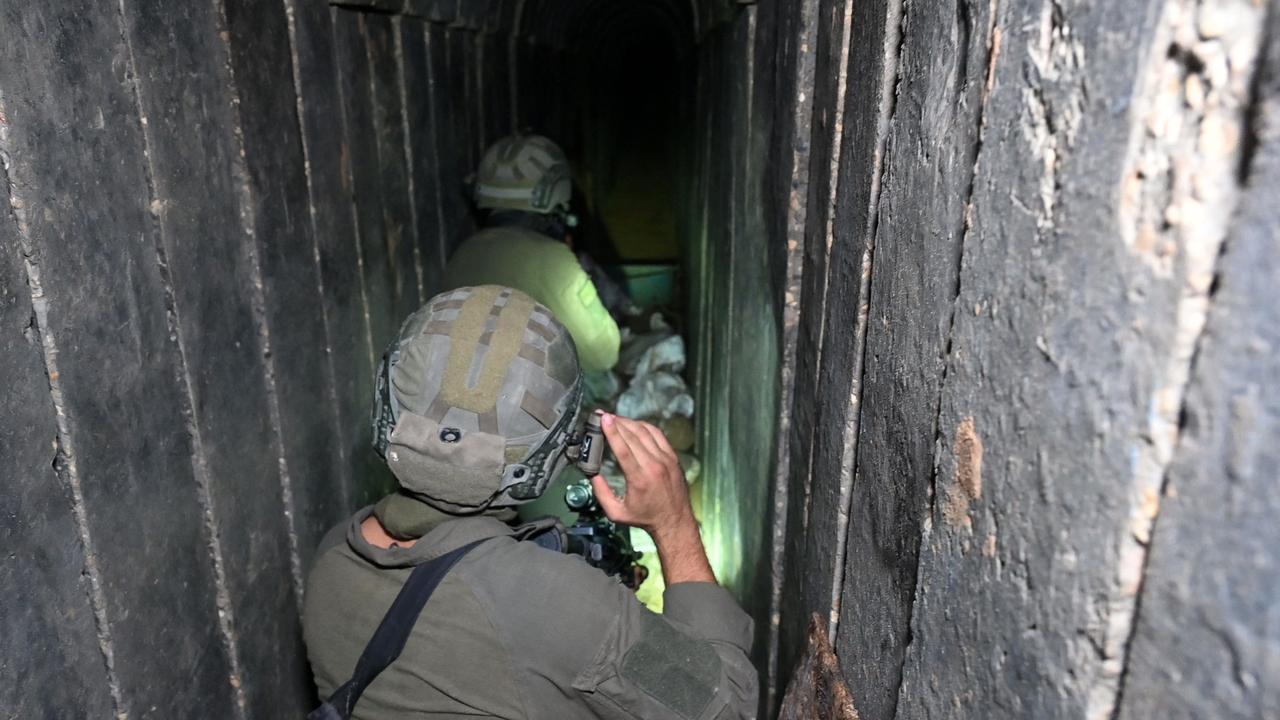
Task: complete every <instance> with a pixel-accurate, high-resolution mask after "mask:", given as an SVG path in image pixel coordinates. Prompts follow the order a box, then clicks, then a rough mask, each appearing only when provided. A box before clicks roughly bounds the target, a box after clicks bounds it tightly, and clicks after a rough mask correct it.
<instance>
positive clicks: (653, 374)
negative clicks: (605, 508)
mask: <svg viewBox="0 0 1280 720" xmlns="http://www.w3.org/2000/svg"><path fill="white" fill-rule="evenodd" d="M685 364H686V355H685V346H684V338H682V337H680V336H679V335H677V334H676V333H675V332H674V331H673V330H672V329H671V326H670V325H668V324H667V322H666V321H665V320H664V319H663V317H662V315H661V314H660V313H653V314H652V315H651V316H650V318H649V329H648V331H647V332H644V333H634V332H632V331H631V329H630V328H624V329H623V331H622V348H621V350H620V351H619V353H618V364H617V365H616V366H615V368H614V370H612V371H609V372H607V373H598V374H594V375H592V376H588V377H587V378H586V380H587V388H588V391H589V392H590V395H591V400H592V402H593V404H595V405H596V406H597V407H601V408H605V409H607V410H610V411H612V412H614V413H616V414H618V415H621V416H623V417H628V418H634V419H637V420H644V421H646V422H650V423H653V424H654V425H657V426H658V427H660V428H662V431H663V432H664V433H665V434H666V436H667V440H669V441H670V442H671V446H672V447H673V448H675V450H676V452H677V454H678V455H679V456H680V463H681V465H682V466H683V468H684V470H685V477H686V479H687V480H688V481H689V482H690V483H693V482H695V481H696V480H697V478H698V474H699V472H700V470H701V465H700V463H699V462H698V459H697V458H696V457H694V455H693V454H692V453H691V450H692V449H693V443H694V432H693V412H694V407H693V395H692V394H690V392H689V388H688V386H687V385H685V382H684V378H683V377H682V376H681V373H682V372H684V369H685ZM604 473H605V475H606V477H608V478H609V480H610V484H614V483H613V477H611V475H613V474H616V473H617V469H616V468H613V467H606V468H605V471H604ZM620 479H621V478H619V480H620Z"/></svg>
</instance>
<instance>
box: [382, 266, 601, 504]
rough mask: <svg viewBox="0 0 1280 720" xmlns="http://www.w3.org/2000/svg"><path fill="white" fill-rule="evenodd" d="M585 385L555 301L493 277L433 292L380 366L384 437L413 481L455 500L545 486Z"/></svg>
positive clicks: (404, 476) (428, 493)
mask: <svg viewBox="0 0 1280 720" xmlns="http://www.w3.org/2000/svg"><path fill="white" fill-rule="evenodd" d="M581 395H582V384H581V381H580V375H579V370H578V358H577V352H576V350H575V349H574V346H573V340H572V339H571V338H570V337H569V333H568V332H567V331H566V330H565V329H564V326H562V325H561V324H560V322H559V321H558V320H556V318H555V317H554V316H553V315H552V314H551V311H550V310H548V309H547V308H545V307H543V306H542V305H539V304H538V303H536V302H534V301H533V299H531V298H530V297H529V296H528V295H525V294H524V293H522V292H520V291H518V290H513V289H511V288H503V287H498V286H494V285H484V286H480V287H464V288H458V289H457V290H451V291H449V292H445V293H441V294H440V295H437V296H435V297H433V298H431V300H429V301H428V302H427V303H426V304H425V305H424V306H423V307H422V308H421V309H419V310H418V311H417V312H415V313H414V314H413V315H411V316H410V317H409V319H408V320H406V321H405V322H404V325H403V326H401V328H400V334H399V336H398V337H397V338H396V339H395V340H394V341H393V342H392V343H391V345H390V346H389V347H388V348H387V352H386V354H385V355H384V356H383V361H382V364H381V366H380V369H379V373H378V379H377V389H376V391H375V404H374V414H373V433H374V447H375V448H376V449H377V451H378V452H379V454H381V455H382V456H383V457H384V458H386V460H387V464H388V465H389V466H390V468H391V470H392V472H393V473H394V474H395V476H396V478H397V479H398V480H399V482H400V486H401V488H403V489H404V490H405V491H407V492H408V493H410V494H412V495H415V496H418V497H420V498H422V499H423V500H426V501H427V502H429V503H431V504H432V505H435V506H437V507H439V508H441V509H443V510H447V511H450V512H476V511H480V510H483V509H485V508H488V507H499V506H509V505H517V504H520V503H523V502H528V501H529V500H532V499H534V498H536V497H537V496H539V495H541V494H542V492H543V491H544V490H545V489H546V486H547V484H548V483H549V482H550V481H551V479H552V477H553V476H554V475H555V473H556V472H557V471H558V470H559V468H560V467H561V466H562V464H563V463H564V462H565V456H564V452H563V450H564V448H565V446H566V445H567V444H568V442H569V439H570V437H571V434H572V432H573V430H574V426H575V423H576V420H577V415H578V411H579V406H580V401H581Z"/></svg>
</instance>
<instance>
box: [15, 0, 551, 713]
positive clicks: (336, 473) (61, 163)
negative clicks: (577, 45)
mask: <svg viewBox="0 0 1280 720" xmlns="http://www.w3.org/2000/svg"><path fill="white" fill-rule="evenodd" d="M375 5H376V4H375ZM401 5H402V4H400V3H397V4H396V7H395V8H389V7H376V6H371V7H364V8H361V7H352V6H344V7H342V8H336V7H330V6H329V5H328V4H326V3H323V2H315V1H313V0H287V1H286V2H272V3H255V2H241V1H240V0H226V2H214V3H203V4H202V3H197V4H194V5H184V7H183V9H182V11H181V12H176V11H175V8H173V7H171V6H170V5H169V4H166V3H163V2H154V1H152V0H125V2H123V3H120V4H119V5H118V6H117V5H116V4H102V3H89V2H59V3H34V4H31V3H27V4H22V3H19V4H9V5H7V6H6V7H5V8H4V9H3V10H0V37H3V38H4V42H3V43H0V159H2V160H3V169H4V181H5V182H4V188H5V201H6V203H5V212H4V214H3V218H2V219H0V238H2V239H3V242H2V244H0V246H2V247H3V250H4V252H3V255H2V257H0V282H2V284H0V288H2V292H0V316H2V317H3V327H2V329H0V336H2V337H3V342H2V344H0V367H2V368H3V372H4V374H5V376H6V378H7V380H8V382H7V388H8V389H7V390H6V392H5V393H4V394H3V396H2V399H0V409H2V411H3V412H2V414H0V439H2V443H3V444H2V445H0V475H2V476H3V477H4V479H5V483H6V484H5V487H6V493H5V495H6V500H5V502H4V512H3V513H0V547H3V548H4V555H5V557H6V558H7V559H6V560H5V561H4V562H3V563H0V657H2V658H3V661H0V697H2V698H3V701H4V704H5V706H6V708H7V711H8V712H10V713H11V714H15V715H21V716H31V717H104V716H107V715H116V716H119V717H125V716H126V715H127V716H129V717H153V716H164V717H173V716H186V715H199V716H202V717H288V716H294V717H300V716H301V715H303V714H305V711H306V710H307V709H309V706H310V705H311V704H312V703H313V702H314V698H313V693H314V690H313V688H312V685H311V680H310V675H309V672H308V669H307V667H306V661H305V655H304V653H303V650H302V646H301V638H300V627H299V622H298V609H299V607H300V604H301V598H302V592H303V586H302V582H303V576H304V573H305V571H306V569H307V568H308V567H309V562H310V558H311V556H312V553H313V551H314V548H315V546H316V545H317V543H318V542H319V539H320V537H321V535H322V534H323V533H324V531H325V530H327V529H328V528H329V527H331V526H332V525H333V524H335V523H336V522H338V521H339V520H340V519H341V518H342V517H345V516H346V515H347V514H348V513H350V512H351V511H352V510H353V509H354V508H355V507H357V506H359V505H360V504H362V503H364V502H367V501H368V500H369V499H370V498H372V497H376V496H377V495H378V494H380V493H381V492H382V491H383V490H384V489H385V488H386V487H387V486H388V480H387V475H386V473H385V470H384V469H383V468H382V467H381V466H380V464H378V463H375V462H373V458H372V457H371V451H370V450H369V447H368V438H367V433H368V430H367V427H368V425H367V422H368V421H367V417H368V402H369V398H370V397H371V391H372V376H373V366H374V363H375V361H376V359H377V358H378V356H379V355H380V353H381V348H382V347H383V346H384V345H385V343H386V342H387V341H388V340H389V338H390V336H391V333H392V332H393V330H394V328H395V326H396V325H397V324H398V322H399V319H400V318H402V317H403V316H405V315H407V314H408V313H409V312H411V311H412V310H413V309H415V308H416V307H417V305H418V303H419V302H420V300H421V299H423V298H424V297H426V296H428V295H429V294H430V293H432V292H433V291H434V289H435V288H436V287H437V285H438V283H439V272H440V269H441V267H442V264H443V260H444V258H445V257H446V255H447V253H448V252H449V251H450V250H451V249H452V247H453V246H454V245H455V244H456V243H457V242H458V241H460V240H461V239H462V238H463V237H464V236H465V235H466V233H467V232H469V231H470V229H471V217H470V211H469V206H468V204H467V202H466V198H465V196H464V183H463V179H464V176H465V174H467V173H469V172H470V169H471V168H472V167H474V164H475V161H476V159H477V157H478V154H479V153H480V151H481V149H482V148H483V146H484V145H485V144H486V143H488V142H490V141H491V140H493V139H495V138H496V137H498V136H499V135H501V134H505V133H506V132H509V131H510V129H511V128H512V127H514V126H515V123H517V122H530V123H536V124H541V125H547V126H554V125H555V124H556V123H564V122H567V119H566V118H565V117H563V116H562V108H559V107H558V106H557V105H556V104H555V103H554V102H552V100H553V99H554V98H555V90H554V84H553V79H550V78H549V79H545V80H543V81H542V83H543V86H541V87H540V86H537V85H533V84H532V83H531V84H530V85H529V86H527V87H526V89H525V90H523V92H526V93H527V94H526V95H525V96H521V95H520V94H519V93H518V92H516V87H515V85H514V83H509V82H506V78H507V76H508V74H509V73H508V71H509V65H510V62H511V59H512V53H514V54H516V55H517V56H519V57H521V58H523V59H524V61H526V62H537V63H540V66H541V67H548V66H551V67H554V64H555V63H557V62H559V61H558V60H557V57H558V56H559V54H560V52H561V51H560V50H559V49H557V48H555V47H554V46H553V45H552V44H550V43H542V44H539V43H535V42H532V41H529V42H520V43H516V42H513V41H512V40H511V38H510V35H509V34H506V33H505V31H504V25H503V23H504V22H506V23H508V25H507V27H509V23H510V22H511V21H512V16H511V13H509V12H499V11H500V10H502V8H500V7H499V5H498V4H496V3H495V4H493V6H492V7H489V6H487V5H486V6H485V7H483V8H481V7H479V6H480V5H481V4H472V3H462V4H458V3H428V2H420V3H410V4H409V5H410V6H409V7H402V6H401ZM507 9H508V10H509V9H510V8H509V7H508V8H507ZM388 10H394V11H395V12H389V11H388ZM553 77H554V74H552V78H553ZM516 107H518V108H519V111H518V112H517V111H515V108H516Z"/></svg>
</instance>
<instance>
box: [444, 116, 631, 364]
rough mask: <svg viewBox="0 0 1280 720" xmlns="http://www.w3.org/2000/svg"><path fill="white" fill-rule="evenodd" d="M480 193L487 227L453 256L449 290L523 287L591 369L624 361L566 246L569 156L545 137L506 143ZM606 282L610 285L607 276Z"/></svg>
mask: <svg viewBox="0 0 1280 720" xmlns="http://www.w3.org/2000/svg"><path fill="white" fill-rule="evenodd" d="M474 190H475V204H476V208H477V209H478V210H479V211H480V212H481V213H482V215H483V217H482V218H481V221H482V224H483V225H484V229H482V230H481V231H480V232H478V233H476V234H475V235H473V236H471V237H470V238H468V239H467V240H466V241H465V242H463V243H462V245H460V246H459V247H458V249H457V250H456V251H454V253H453V256H452V257H450V258H449V264H448V266H447V267H446V268H445V272H444V282H445V287H446V288H456V287H465V286H474V285H504V286H507V287H512V288H516V289H517V290H521V291H523V292H525V293H527V294H528V295H529V296H530V297H532V298H533V299H534V300H536V301H538V302H540V303H542V304H543V305H546V306H547V307H548V308H550V309H551V312H552V313H554V314H555V316H556V318H558V319H559V320H560V322H561V323H563V324H564V326H565V327H566V328H568V330H569V334H570V335H571V336H572V337H573V341H574V343H576V344H577V346H578V361H579V363H581V365H582V369H583V370H584V371H586V372H598V371H602V370H608V369H609V368H611V367H613V365H614V363H616V362H617V361H618V345H619V342H620V334H619V331H618V325H617V323H616V322H615V321H614V319H613V316H612V315H610V314H609V310H608V309H607V308H606V307H605V304H604V303H603V302H601V299H600V293H599V288H597V285H596V283H595V282H594V281H593V280H592V278H591V276H589V275H588V274H587V271H586V270H584V269H583V266H582V263H581V258H579V257H578V256H575V255H574V253H573V250H572V248H571V247H570V245H569V244H568V243H567V240H568V238H569V226H570V224H571V223H572V217H573V216H572V215H570V213H569V199H570V196H571V195H572V194H573V187H572V181H571V179H570V173H569V161H568V159H566V158H565V154H564V152H563V151H562V150H561V149H560V148H559V147H558V146H557V145H556V144H555V143H553V142H551V141H550V140H548V139H547V138H545V137H542V136H541V135H512V136H511V137H507V138H504V139H502V140H499V141H498V142H497V143H495V144H494V145H493V147H491V148H489V150H488V151H486V152H485V154H484V157H483V158H482V159H481V161H480V167H479V168H478V169H477V171H476V180H475V188H474ZM583 257H585V256H583ZM600 279H601V281H605V280H606V278H604V277H603V275H601V277H600ZM609 287H612V283H610V285H609ZM613 292H614V294H620V293H621V291H620V290H616V289H615V290H613ZM620 302H626V301H625V298H624V299H623V300H621V301H620ZM628 304H629V303H628Z"/></svg>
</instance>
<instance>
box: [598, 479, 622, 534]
mask: <svg viewBox="0 0 1280 720" xmlns="http://www.w3.org/2000/svg"><path fill="white" fill-rule="evenodd" d="M591 489H592V490H594V491H595V494H596V502H597V503H599V505H600V509H601V510H604V514H605V515H608V516H609V519H610V520H612V521H614V522H620V523H623V524H625V523H626V519H625V516H626V510H627V508H626V505H624V504H623V502H622V500H619V499H618V496H617V495H614V494H613V488H611V487H609V483H607V482H605V479H604V476H603V475H596V476H595V477H593V478H591Z"/></svg>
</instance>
